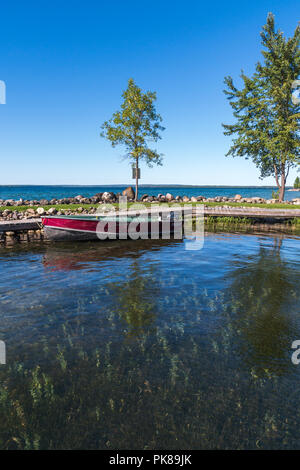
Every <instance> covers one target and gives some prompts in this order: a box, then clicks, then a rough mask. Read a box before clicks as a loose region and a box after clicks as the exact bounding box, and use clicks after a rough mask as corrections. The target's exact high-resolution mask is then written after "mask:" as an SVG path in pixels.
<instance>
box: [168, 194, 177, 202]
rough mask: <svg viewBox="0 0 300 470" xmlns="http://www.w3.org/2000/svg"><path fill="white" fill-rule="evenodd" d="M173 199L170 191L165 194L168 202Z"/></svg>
mask: <svg viewBox="0 0 300 470" xmlns="http://www.w3.org/2000/svg"><path fill="white" fill-rule="evenodd" d="M174 199H175V198H174V196H173V194H171V193H167V194H166V201H168V202H169V201H173V200H174Z"/></svg>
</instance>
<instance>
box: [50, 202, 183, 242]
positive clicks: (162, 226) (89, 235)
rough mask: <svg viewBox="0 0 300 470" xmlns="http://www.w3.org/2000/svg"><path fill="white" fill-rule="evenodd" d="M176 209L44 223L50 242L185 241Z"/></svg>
mask: <svg viewBox="0 0 300 470" xmlns="http://www.w3.org/2000/svg"><path fill="white" fill-rule="evenodd" d="M175 212H176V211H174V210H169V209H168V210H166V209H164V210H160V211H159V212H156V213H152V212H151V211H147V210H142V211H124V212H116V213H109V214H95V215H69V216H66V215H60V216H48V215H47V216H44V217H42V224H43V227H44V232H45V235H46V238H47V239H49V240H57V241H59V240H61V241H67V240H105V239H111V240H115V239H130V238H131V239H139V238H141V239H148V238H152V239H158V238H169V237H170V236H174V235H175V237H176V238H182V222H181V218H180V214H179V213H175Z"/></svg>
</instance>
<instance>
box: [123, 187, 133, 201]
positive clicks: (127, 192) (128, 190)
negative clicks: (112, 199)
mask: <svg viewBox="0 0 300 470" xmlns="http://www.w3.org/2000/svg"><path fill="white" fill-rule="evenodd" d="M122 195H123V196H126V197H127V198H128V199H134V198H135V192H134V190H133V188H132V187H131V186H128V188H126V189H124V191H123V192H122Z"/></svg>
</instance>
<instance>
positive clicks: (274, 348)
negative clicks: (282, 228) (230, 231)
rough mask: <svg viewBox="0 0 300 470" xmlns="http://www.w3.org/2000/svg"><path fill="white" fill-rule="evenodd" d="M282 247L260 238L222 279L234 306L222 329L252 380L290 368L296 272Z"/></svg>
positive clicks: (296, 304)
mask: <svg viewBox="0 0 300 470" xmlns="http://www.w3.org/2000/svg"><path fill="white" fill-rule="evenodd" d="M282 243H283V239H282V238H279V237H278V238H273V239H267V238H262V239H261V240H260V241H259V245H258V250H257V252H256V253H255V254H251V255H249V256H247V257H246V258H245V259H244V261H243V262H241V263H240V265H239V267H238V269H233V270H232V271H231V272H230V274H229V275H228V280H229V282H230V287H229V288H228V290H227V296H228V297H229V299H230V300H229V302H230V305H232V306H233V307H234V308H233V310H231V311H230V314H229V315H228V317H227V320H228V323H227V327H228V326H229V325H230V327H231V329H232V331H234V332H235V333H236V334H237V336H238V339H237V340H236V341H237V342H238V350H239V354H240V355H241V357H242V361H243V362H244V363H245V364H246V365H247V367H249V368H250V369H251V370H252V372H253V373H254V374H257V375H258V376H264V375H268V374H277V375H281V374H285V373H287V372H288V371H289V370H290V369H291V361H290V360H289V357H290V344H291V341H292V338H294V337H297V334H298V333H299V325H297V321H296V317H295V314H296V313H297V312H299V270H298V269H293V268H292V266H291V263H290V262H289V261H288V260H286V259H285V258H284V257H282V256H281V249H282ZM229 317H230V318H229Z"/></svg>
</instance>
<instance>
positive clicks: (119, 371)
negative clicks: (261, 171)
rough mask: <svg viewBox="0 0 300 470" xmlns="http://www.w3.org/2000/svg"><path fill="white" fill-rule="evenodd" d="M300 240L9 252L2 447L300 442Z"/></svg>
mask: <svg viewBox="0 0 300 470" xmlns="http://www.w3.org/2000/svg"><path fill="white" fill-rule="evenodd" d="M299 243H300V239H299V238H291V237H290V238H288V237H277V236H272V237H270V236H255V235H240V234H239V235H234V234H207V235H206V238H205V243H204V248H203V249H202V250H200V251H189V250H185V245H184V243H183V242H181V241H122V242H98V243H97V242H95V243H82V244H76V245H75V244H56V245H33V244H31V245H27V246H24V247H23V246H18V247H16V248H13V249H7V248H6V249H5V248H2V249H1V250H0V274H1V286H0V325H1V329H0V339H1V340H4V341H5V343H6V347H7V364H6V365H0V447H1V448H21V449H23V448H27V449H28V448H42V449H45V448H84V449H87V448H99V449H147V448H148V449H162V448H164V449H168V448H169V449H172V448H173V449H174V448H175V449H211V448H222V449H224V448H234V449H236V448H300V441H299V437H298V429H299V425H300V410H299V407H298V400H299V393H300V382H299V378H300V365H299V366H296V365H293V364H292V362H291V355H292V352H293V350H292V349H291V344H292V342H293V341H294V340H297V339H300V283H299V274H300V254H299V246H300V244H299Z"/></svg>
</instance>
